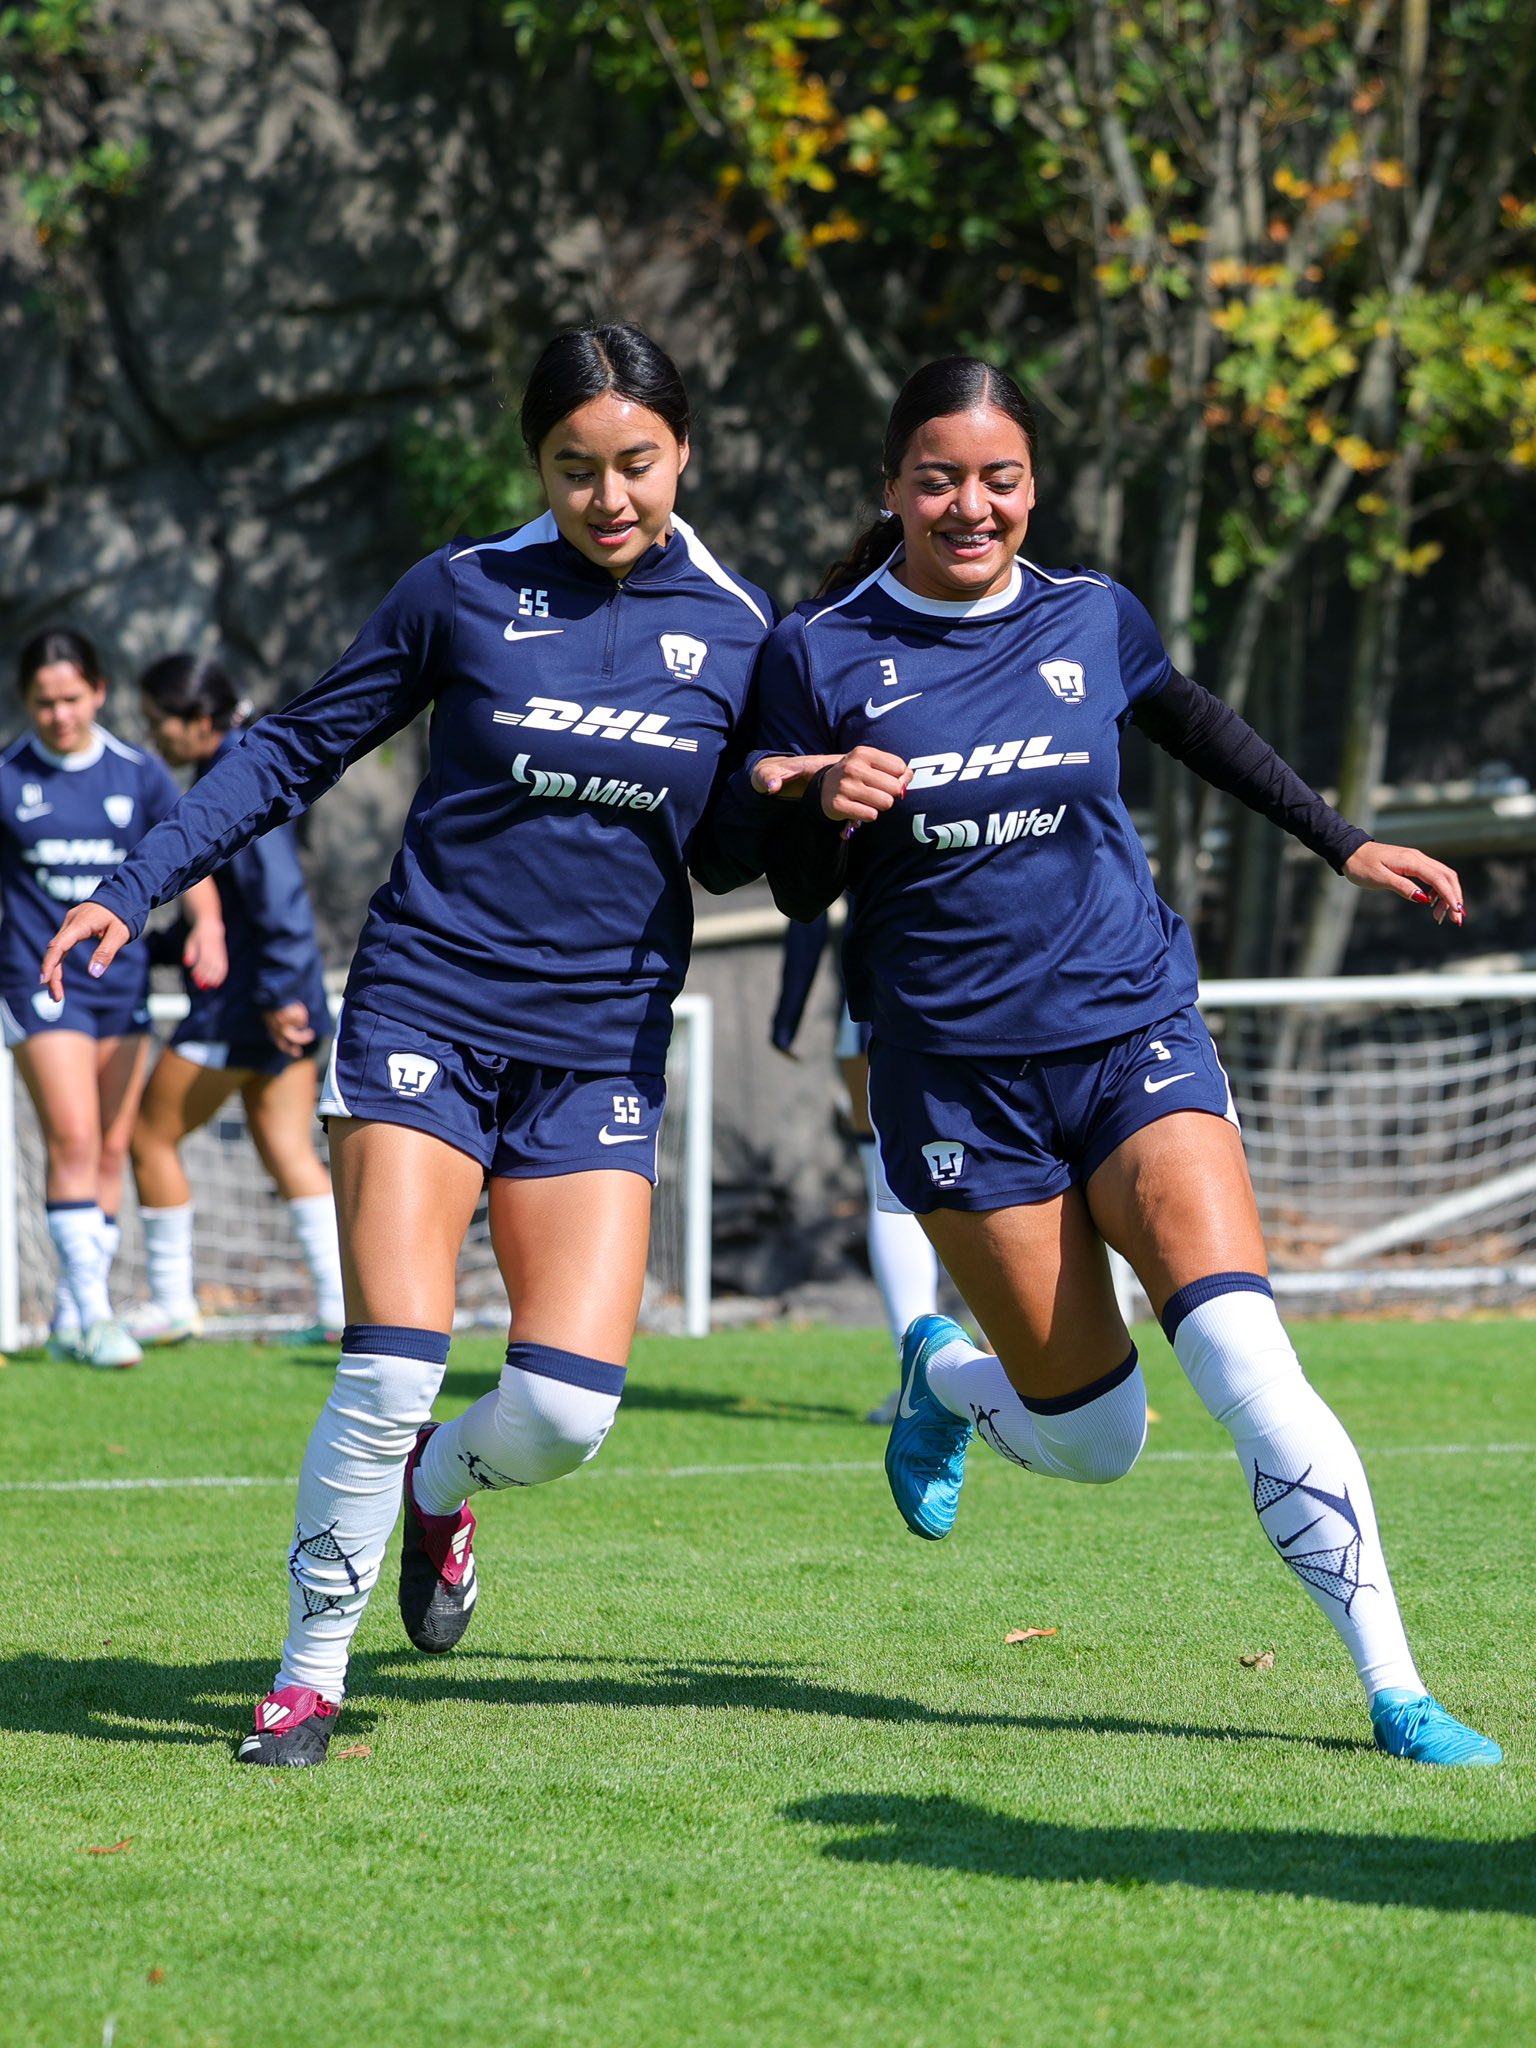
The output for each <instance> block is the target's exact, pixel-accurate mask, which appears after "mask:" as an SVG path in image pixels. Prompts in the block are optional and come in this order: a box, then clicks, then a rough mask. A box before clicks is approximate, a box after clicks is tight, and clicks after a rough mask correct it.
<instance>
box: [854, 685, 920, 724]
mask: <svg viewBox="0 0 1536 2048" xmlns="http://www.w3.org/2000/svg"><path fill="white" fill-rule="evenodd" d="M922 694H923V693H922V691H921V690H913V691H912V692H911V693H910V694H909V695H908V696H905V697H887V698H886V699H885V700H884V702H883V703H880V704H877V703H876V702H875V700H874V698H873V697H866V698H865V700H864V716H865V717H866V718H884V716H885V714H886V713H887V711H894V710H895V709H896V706H897V705H898V704H915V703H916V702H917V700H918V698H919V697H921V695H922Z"/></svg>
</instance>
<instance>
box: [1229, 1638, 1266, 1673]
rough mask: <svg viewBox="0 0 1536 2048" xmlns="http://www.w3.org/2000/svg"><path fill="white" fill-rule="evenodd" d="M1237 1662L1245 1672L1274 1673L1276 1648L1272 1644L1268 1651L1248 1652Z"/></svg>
mask: <svg viewBox="0 0 1536 2048" xmlns="http://www.w3.org/2000/svg"><path fill="white" fill-rule="evenodd" d="M1237 1661H1238V1663H1239V1664H1241V1665H1242V1667H1243V1669H1244V1670H1245V1671H1273V1670H1274V1668H1275V1646H1274V1644H1273V1643H1271V1644H1270V1646H1269V1648H1268V1649H1267V1650H1246V1651H1245V1652H1244V1653H1243V1655H1242V1656H1241V1657H1239V1658H1238V1660H1237Z"/></svg>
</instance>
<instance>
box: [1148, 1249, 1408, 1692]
mask: <svg viewBox="0 0 1536 2048" xmlns="http://www.w3.org/2000/svg"><path fill="white" fill-rule="evenodd" d="M1163 1328H1164V1329H1165V1330H1166V1331H1167V1333H1168V1340H1169V1342H1170V1343H1171V1344H1172V1346H1173V1348H1174V1351H1175V1352H1176V1353H1177V1355H1178V1360H1179V1363H1180V1365H1182V1366H1183V1368H1184V1370H1185V1372H1186V1373H1187V1374H1188V1375H1189V1380H1190V1384H1191V1385H1192V1386H1193V1388H1194V1390H1195V1392H1196V1393H1197V1394H1198V1395H1199V1396H1200V1399H1201V1400H1202V1401H1203V1402H1204V1403H1205V1405H1206V1407H1207V1408H1208V1409H1209V1410H1210V1412H1211V1414H1212V1415H1213V1416H1214V1417H1215V1418H1216V1420H1217V1421H1218V1422H1219V1423H1220V1424H1221V1426H1222V1428H1223V1429H1225V1430H1226V1431H1227V1432H1228V1433H1229V1434H1230V1436H1231V1438H1232V1442H1233V1445H1234V1446H1235V1448H1236V1451H1237V1455H1238V1460H1239V1462H1240V1463H1241V1465H1242V1468H1243V1476H1244V1478H1245V1479H1246V1480H1247V1482H1248V1488H1249V1492H1250V1493H1251V1495H1252V1497H1253V1504H1254V1506H1255V1508H1257V1510H1258V1515H1259V1522H1260V1524H1261V1526H1262V1528H1263V1530H1264V1533H1265V1535H1266V1536H1267V1537H1268V1538H1269V1540H1270V1542H1271V1543H1272V1544H1273V1545H1274V1547H1275V1549H1276V1551H1277V1552H1278V1553H1279V1555H1280V1556H1281V1557H1282V1558H1283V1559H1284V1561H1285V1562H1286V1563H1287V1564H1288V1565H1289V1566H1290V1568H1291V1570H1292V1571H1293V1572H1294V1573H1295V1574H1296V1576H1297V1578H1298V1579H1300V1581H1301V1583H1302V1584H1303V1585H1304V1586H1305V1587H1306V1589H1307V1591H1308V1592H1309V1593H1310V1594H1311V1596H1312V1598H1313V1599H1314V1600H1315V1601H1316V1603H1317V1605H1318V1606H1319V1607H1320V1608H1321V1609H1322V1611H1323V1613H1324V1614H1325V1615H1327V1617H1328V1619H1329V1621H1331V1622H1332V1623H1333V1626H1334V1627H1335V1628H1336V1629H1337V1630H1338V1632H1339V1634H1340V1636H1342V1638H1343V1639H1344V1645H1345V1647H1346V1648H1347V1649H1348V1651H1349V1654H1350V1655H1351V1657H1353V1658H1354V1660H1355V1669H1356V1670H1357V1671H1358V1672H1359V1674H1360V1682H1361V1684H1362V1685H1363V1686H1364V1687H1365V1690H1366V1696H1367V1698H1369V1697H1370V1696H1371V1695H1373V1694H1374V1693H1377V1692H1379V1691H1380V1690H1381V1689H1382V1687H1383V1686H1402V1687H1404V1688H1405V1689H1406V1690H1408V1691H1410V1692H1422V1691H1423V1690H1424V1683H1423V1680H1422V1679H1421V1678H1420V1677H1419V1674H1418V1670H1417V1668H1416V1667H1415V1665H1414V1661H1413V1655H1412V1652H1411V1651H1410V1650H1409V1648H1408V1638H1407V1636H1406V1635H1405V1634H1404V1632H1403V1622H1402V1616H1401V1615H1400V1614H1399V1613H1398V1609H1397V1599H1396V1596H1395V1595H1394V1594H1393V1591H1392V1581H1391V1579H1390V1578H1389V1577H1388V1576H1387V1560H1386V1556H1385V1554H1384V1553H1383V1551H1382V1547H1381V1537H1380V1535H1379V1534H1378V1532H1377V1528H1376V1511H1375V1508H1374V1507H1373V1506H1372V1503H1371V1489H1370V1487H1369V1485H1368V1484H1367V1481H1366V1477H1365V1468H1364V1467H1363V1466H1362V1464H1361V1463H1360V1457H1359V1453H1358V1452H1357V1451H1356V1449H1355V1447H1354V1445H1353V1444H1352V1443H1351V1442H1350V1440H1349V1437H1348V1435H1347V1434H1346V1432H1345V1429H1344V1425H1343V1424H1342V1423H1341V1422H1340V1421H1339V1419H1338V1417H1337V1416H1336V1415H1335V1414H1334V1412H1333V1410H1332V1409H1331V1408H1330V1407H1329V1406H1328V1404H1327V1403H1326V1402H1325V1401H1324V1400H1323V1398H1322V1396H1321V1395H1320V1394H1319V1393H1318V1392H1317V1391H1316V1389H1315V1388H1313V1387H1312V1386H1310V1385H1309V1384H1308V1382H1307V1379H1306V1377H1305V1376H1304V1374H1303V1373H1302V1370H1301V1365H1300V1363H1299V1361H1298V1360H1297V1357H1296V1353H1295V1352H1294V1351H1293V1350H1292V1348H1291V1341H1290V1339H1289V1338H1288V1337H1287V1336H1286V1334H1285V1329H1284V1326H1283V1325H1282V1323H1281V1321H1280V1317H1279V1315H1278V1314H1277V1313H1276V1310H1275V1304H1274V1298H1273V1296H1272V1295H1271V1293H1270V1289H1269V1283H1268V1281H1267V1280H1264V1279H1262V1278H1260V1276H1259V1275H1258V1274H1256V1273H1215V1274H1212V1275H1211V1277H1210V1278H1209V1279H1206V1280H1198V1281H1196V1282H1194V1283H1193V1285H1191V1286H1189V1287H1181V1288H1180V1289H1179V1291H1178V1293H1177V1294H1175V1295H1174V1296H1173V1298H1172V1300H1171V1301H1170V1302H1169V1303H1168V1305H1167V1307H1166V1308H1165V1309H1164V1310H1163Z"/></svg>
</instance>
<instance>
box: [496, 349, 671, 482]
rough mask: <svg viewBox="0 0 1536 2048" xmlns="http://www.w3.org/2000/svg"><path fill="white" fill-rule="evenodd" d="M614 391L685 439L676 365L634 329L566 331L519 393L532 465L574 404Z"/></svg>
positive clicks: (534, 368) (542, 356)
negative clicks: (652, 414) (654, 416)
mask: <svg viewBox="0 0 1536 2048" xmlns="http://www.w3.org/2000/svg"><path fill="white" fill-rule="evenodd" d="M605 391H612V392H615V393H617V395H618V396H619V397H620V398H627V399H629V400H630V401H631V402H632V403H633V404H635V405H643V406H644V407H645V409H646V411H647V412H653V413H655V414H656V415H657V417H658V418H659V419H663V420H665V421H666V423H667V425H668V426H669V427H670V428H671V429H672V433H673V435H674V437H675V438H676V440H677V442H678V444H679V446H681V444H682V443H683V442H684V441H686V440H687V439H688V426H689V417H690V415H689V408H688V392H687V388H686V387H685V385H684V383H683V380H682V378H681V376H680V375H679V374H678V368H677V365H676V363H674V362H673V360H672V358H671V357H670V356H669V355H668V354H667V352H666V350H665V349H662V348H658V347H657V345H656V343H655V342H654V341H652V340H651V338H650V336H649V335H648V334H642V333H641V331H640V329H639V328H638V327H627V326H616V327H595V326H594V327H571V328H568V329H567V330H566V331H565V333H564V334H557V335H556V336H555V338H554V340H553V341H551V342H549V343H548V344H547V345H546V346H545V348H544V351H543V353H542V354H541V355H540V357H539V360H538V361H537V362H536V363H535V364H534V366H533V371H532V374H531V375H530V377H529V379H528V388H527V390H526V391H525V392H524V393H523V409H522V415H521V420H520V424H521V427H522V433H523V446H524V447H525V448H526V449H527V450H528V458H529V460H530V461H531V462H532V463H533V464H534V465H535V467H537V465H538V460H539V450H540V449H541V448H542V447H543V445H544V441H545V437H546V436H547V435H548V434H550V433H551V432H553V430H554V429H555V428H556V427H557V426H559V424H560V422H561V421H562V420H563V419H567V418H569V416H570V415H571V414H572V413H573V412H575V410H576V408H577V407H578V406H582V405H586V404H587V403H588V402H589V401H590V400H591V399H594V398H601V397H602V395H603V393H604V392H605Z"/></svg>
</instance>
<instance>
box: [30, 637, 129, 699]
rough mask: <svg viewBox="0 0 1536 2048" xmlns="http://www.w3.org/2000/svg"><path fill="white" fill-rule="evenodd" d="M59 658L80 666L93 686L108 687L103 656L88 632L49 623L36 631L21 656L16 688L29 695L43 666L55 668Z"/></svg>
mask: <svg viewBox="0 0 1536 2048" xmlns="http://www.w3.org/2000/svg"><path fill="white" fill-rule="evenodd" d="M58 661H67V662H68V663H69V665H70V667H71V668H77V669H78V670H79V671H80V673H81V675H83V676H84V677H85V680H86V681H87V682H88V683H89V684H90V685H91V687H92V689H97V690H100V689H104V688H105V687H106V681H107V679H106V677H105V676H104V675H103V674H102V669H101V657H100V656H99V655H98V654H97V652H96V649H95V647H94V646H93V645H92V643H91V642H90V641H89V640H87V639H86V637H85V635H84V634H83V633H77V632H76V631H75V630H74V628H73V627H72V626H47V627H45V628H44V629H43V631H42V632H41V633H34V634H33V635H32V638H31V639H30V640H29V641H28V642H27V644H26V645H25V647H23V648H22V650H21V653H20V655H19V656H18V658H17V662H16V688H17V690H18V692H19V693H20V694H21V696H22V697H23V698H25V696H26V694H27V692H28V690H30V689H31V687H32V684H33V682H34V681H35V680H36V677H37V672H38V670H39V669H44V668H52V667H53V665H54V663H55V662H58Z"/></svg>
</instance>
